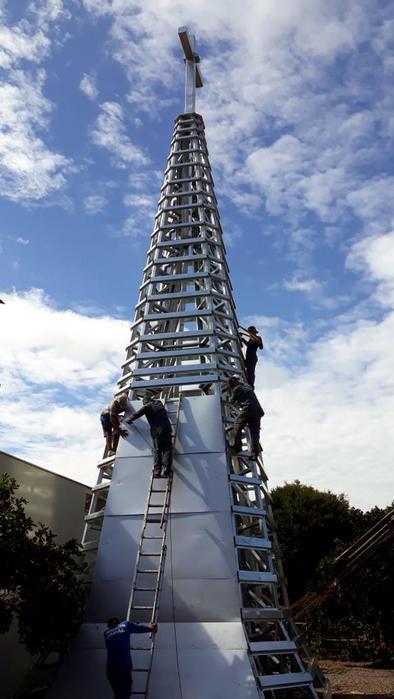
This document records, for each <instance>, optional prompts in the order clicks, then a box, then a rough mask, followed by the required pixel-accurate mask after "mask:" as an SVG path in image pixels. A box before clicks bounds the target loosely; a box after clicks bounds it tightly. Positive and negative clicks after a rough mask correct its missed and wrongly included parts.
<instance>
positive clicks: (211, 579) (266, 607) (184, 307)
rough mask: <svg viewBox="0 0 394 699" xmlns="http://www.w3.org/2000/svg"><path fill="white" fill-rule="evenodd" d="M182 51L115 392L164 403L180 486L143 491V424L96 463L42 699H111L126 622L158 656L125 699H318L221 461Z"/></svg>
mask: <svg viewBox="0 0 394 699" xmlns="http://www.w3.org/2000/svg"><path fill="white" fill-rule="evenodd" d="M179 37H180V40H181V44H182V47H183V50H184V56H185V65H186V89H185V112H184V113H182V114H180V115H179V116H178V117H177V118H176V120H175V128H174V133H173V137H172V141H171V146H170V153H169V157H168V161H167V166H166V168H165V172H164V181H163V186H162V188H161V191H160V199H159V203H158V210H157V214H156V216H155V223H154V228H153V232H152V235H151V241H150V245H149V248H148V252H147V262H146V266H145V268H144V270H143V280H142V284H141V287H140V292H139V298H138V302H137V305H136V310H135V319H134V322H133V324H132V326H131V338H130V343H129V344H128V346H127V348H126V360H125V362H124V364H123V365H122V375H121V378H120V380H119V382H118V389H117V394H119V393H122V391H124V389H125V388H128V387H130V388H131V394H130V397H131V406H132V409H136V408H138V407H139V402H138V401H139V398H140V397H141V396H142V395H143V393H144V391H146V390H147V389H149V390H152V389H155V390H156V391H157V392H158V393H159V394H160V395H161V397H162V399H163V400H165V401H166V405H167V409H168V411H169V413H170V414H172V415H173V420H172V421H173V423H174V443H175V457H174V473H173V478H171V479H170V481H169V482H168V484H167V485H161V487H160V481H158V479H152V476H151V463H152V461H151V441H150V436H149V431H148V425H147V423H145V421H144V420H141V421H139V422H138V423H137V424H136V426H133V427H130V428H129V430H128V431H129V434H128V437H127V438H126V439H124V440H121V443H120V445H119V448H118V451H117V454H116V457H114V456H107V455H106V454H104V457H103V459H102V460H101V461H100V463H99V465H98V466H99V477H98V482H97V484H96V485H95V486H94V487H93V489H92V491H93V492H92V502H91V507H90V512H89V514H88V515H87V517H86V528H85V533H84V539H83V545H84V549H85V551H86V554H87V555H89V554H93V556H94V558H95V568H94V573H93V581H92V588H91V594H90V599H89V605H88V610H87V615H86V619H85V623H84V624H83V625H82V628H81V630H80V632H79V634H78V637H77V639H76V641H75V643H74V646H73V648H72V651H71V653H70V655H69V657H68V658H67V660H66V662H65V664H64V666H63V668H62V670H61V672H60V673H59V676H58V679H57V682H56V683H55V686H54V687H53V689H52V690H51V692H50V694H49V696H50V697H51V698H53V699H63V697H64V698H65V697H69V696H70V695H71V696H73V697H74V699H82V697H83V698H85V697H86V696H94V697H95V698H96V699H101V698H102V699H106V698H107V697H108V698H109V697H110V696H111V691H110V688H109V685H107V683H106V679H105V647H104V640H103V630H104V628H105V626H106V625H105V621H106V619H107V618H108V617H111V616H114V615H116V616H119V617H123V618H124V617H125V616H126V613H127V610H128V613H129V615H131V618H132V619H133V620H134V621H145V622H146V621H149V620H150V619H151V618H152V616H153V617H154V618H157V619H158V622H159V632H158V634H157V639H156V642H155V644H154V643H153V640H152V642H151V641H150V640H149V639H147V638H146V637H144V636H138V637H136V639H137V640H136V639H133V644H134V645H133V646H132V656H133V661H134V668H135V670H134V679H133V692H132V695H133V696H134V695H135V696H139V697H149V699H158V698H159V697H160V699H162V698H163V697H165V698H166V699H167V698H168V699H197V698H198V699H200V698H201V699H202V697H204V699H223V698H224V697H230V696H231V697H232V699H255V698H256V699H257V698H260V699H290V698H295V697H311V698H313V699H316V698H317V693H316V689H315V687H314V676H315V675H316V672H317V675H318V679H320V680H321V682H323V679H322V677H321V676H319V673H318V671H316V670H315V669H314V667H313V666H314V663H313V662H312V661H311V658H310V657H309V656H308V654H307V651H306V648H305V647H304V646H303V644H302V642H301V639H300V637H298V635H297V632H296V629H295V627H294V626H293V625H292V623H291V621H290V620H289V618H288V615H287V612H286V609H287V607H288V599H287V594H286V587H285V579H284V575H283V570H282V564H281V560H280V553H279V547H278V542H277V538H276V533H275V526H274V521H273V517H272V511H271V502H270V494H269V491H268V488H267V476H266V473H265V470H264V464H263V461H262V459H261V458H259V460H258V461H257V462H254V461H251V460H250V458H249V457H250V453H249V451H248V447H247V440H246V439H245V441H244V451H243V453H242V455H241V456H234V455H233V454H232V453H231V450H230V449H229V447H228V438H230V439H231V436H232V435H231V432H232V425H233V422H234V417H235V415H236V411H235V409H234V407H233V405H232V404H231V402H230V400H229V396H228V394H227V393H226V391H224V390H223V383H222V382H223V381H225V380H226V379H228V378H229V377H230V376H233V375H237V376H239V377H240V378H245V372H244V364H243V358H242V352H241V346H240V341H239V335H238V321H237V317H236V311H235V304H234V300H233V297H232V287H231V282H230V277H229V270H228V266H227V262H226V250H225V246H224V243H223V235H222V229H221V225H220V216H219V211H218V206H217V200H216V197H215V193H214V184H213V179H212V174H211V167H210V163H209V156H208V149H207V144H206V140H205V133H204V122H203V119H202V117H201V116H200V115H199V114H197V113H196V112H195V90H196V87H201V86H202V78H201V73H200V70H199V57H198V55H197V53H196V48H195V39H194V37H193V36H192V35H191V34H190V33H189V32H188V30H187V28H185V27H183V28H181V29H180V30H179ZM161 483H162V484H163V483H164V482H163V481H161ZM155 508H157V509H155ZM160 530H161V533H160ZM315 684H316V678H315ZM326 696H328V694H326Z"/></svg>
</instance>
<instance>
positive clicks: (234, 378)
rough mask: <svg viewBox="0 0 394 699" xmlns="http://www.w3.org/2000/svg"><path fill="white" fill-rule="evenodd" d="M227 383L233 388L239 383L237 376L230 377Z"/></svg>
mask: <svg viewBox="0 0 394 699" xmlns="http://www.w3.org/2000/svg"><path fill="white" fill-rule="evenodd" d="M228 382H229V385H230V386H235V384H237V383H239V378H238V376H230V378H229V380H228Z"/></svg>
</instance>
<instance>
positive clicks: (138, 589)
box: [134, 587, 157, 592]
mask: <svg viewBox="0 0 394 699" xmlns="http://www.w3.org/2000/svg"><path fill="white" fill-rule="evenodd" d="M156 590H157V587H135V588H134V592H156Z"/></svg>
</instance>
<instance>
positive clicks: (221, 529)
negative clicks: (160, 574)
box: [165, 512, 237, 581]
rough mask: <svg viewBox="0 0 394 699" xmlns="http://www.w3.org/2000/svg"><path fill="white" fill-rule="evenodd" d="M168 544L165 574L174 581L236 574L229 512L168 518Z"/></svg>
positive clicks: (216, 577)
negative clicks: (169, 546)
mask: <svg viewBox="0 0 394 699" xmlns="http://www.w3.org/2000/svg"><path fill="white" fill-rule="evenodd" d="M167 543H168V545H171V548H170V550H169V555H168V556H167V560H166V564H167V565H166V569H165V575H166V576H170V575H171V576H172V578H173V579H174V581H176V580H189V579H190V578H191V579H199V580H204V579H225V578H232V577H235V576H236V573H237V567H236V559H235V553H234V544H233V533H232V522H231V514H230V512H204V513H199V514H183V515H175V516H173V517H171V520H170V524H169V526H168V529H167Z"/></svg>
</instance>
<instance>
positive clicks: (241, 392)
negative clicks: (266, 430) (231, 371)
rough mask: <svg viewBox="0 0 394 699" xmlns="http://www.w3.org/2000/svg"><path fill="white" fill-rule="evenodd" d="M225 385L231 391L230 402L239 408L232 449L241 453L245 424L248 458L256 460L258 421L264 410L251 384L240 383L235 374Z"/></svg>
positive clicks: (258, 446)
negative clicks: (247, 431) (246, 427)
mask: <svg viewBox="0 0 394 699" xmlns="http://www.w3.org/2000/svg"><path fill="white" fill-rule="evenodd" d="M226 387H228V388H229V389H230V391H231V398H230V400H231V402H232V403H234V404H235V405H239V406H240V408H241V411H240V412H239V414H238V415H237V417H236V419H235V422H234V444H233V449H234V451H235V452H236V453H237V454H239V453H242V430H243V429H244V427H245V426H246V425H247V426H248V427H249V431H250V440H251V445H250V452H251V454H250V459H251V460H252V461H256V459H257V457H258V454H259V451H260V423H261V418H262V417H263V415H264V410H263V408H262V407H261V405H260V403H259V401H258V399H257V396H256V394H255V392H254V390H253V389H252V388H251V386H250V385H249V384H247V383H241V381H240V380H239V379H238V378H237V377H236V376H232V377H231V378H230V380H229V381H228V383H227V386H226V385H225V386H224V388H226Z"/></svg>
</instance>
